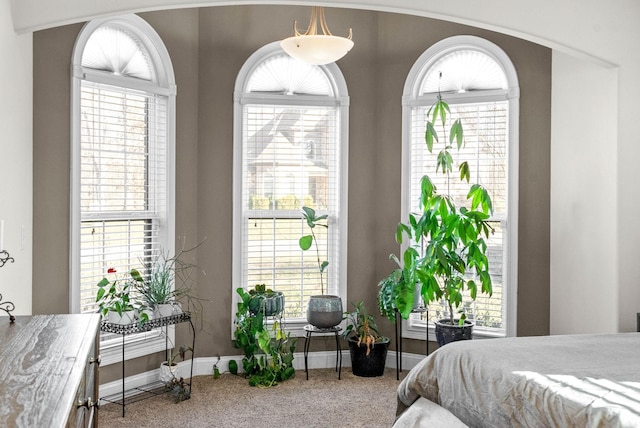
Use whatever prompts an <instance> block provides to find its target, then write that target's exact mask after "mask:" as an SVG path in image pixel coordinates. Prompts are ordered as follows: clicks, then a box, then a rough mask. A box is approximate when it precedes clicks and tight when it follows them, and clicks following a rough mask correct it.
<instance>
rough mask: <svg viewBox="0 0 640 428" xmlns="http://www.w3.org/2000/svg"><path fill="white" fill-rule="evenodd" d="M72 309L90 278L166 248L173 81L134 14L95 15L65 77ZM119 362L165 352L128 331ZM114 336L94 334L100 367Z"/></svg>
mask: <svg viewBox="0 0 640 428" xmlns="http://www.w3.org/2000/svg"><path fill="white" fill-rule="evenodd" d="M72 109H73V112H72V168H71V170H72V179H71V189H72V214H71V303H70V305H71V312H73V313H92V312H96V311H97V306H96V303H95V296H96V284H97V283H98V282H99V281H100V279H102V278H103V277H105V276H107V277H108V278H109V279H113V274H110V275H107V270H108V269H115V270H116V271H117V273H116V274H117V275H118V276H119V278H125V279H126V278H128V272H129V271H130V270H131V269H132V268H136V269H138V270H140V271H142V273H143V274H144V273H145V269H146V268H148V266H149V262H150V261H151V260H152V259H153V257H154V256H156V255H158V254H159V252H161V251H164V250H165V249H170V250H173V248H174V246H175V245H174V230H175V227H174V215H173V214H172V213H173V212H174V166H173V165H174V150H175V149H174V144H175V136H174V132H175V131H174V122H175V80H174V76H173V67H172V65H171V60H170V58H169V55H168V52H167V51H166V48H165V47H164V45H163V43H162V41H161V40H160V38H159V36H158V35H157V33H156V32H155V31H154V30H153V29H152V28H151V26H150V25H149V24H147V23H146V22H145V21H144V20H142V19H141V18H139V17H138V16H135V15H127V16H121V17H115V18H107V19H100V20H94V21H91V22H89V23H87V24H86V25H85V27H84V28H83V29H82V31H81V32H80V34H79V36H78V39H77V40H76V45H75V49H74V52H73V75H72ZM127 340H128V341H129V342H131V344H128V345H127V358H133V357H135V356H139V355H144V354H146V353H150V352H155V351H157V350H164V345H165V342H164V339H163V338H161V337H159V333H158V332H151V333H145V334H140V335H132V336H131V337H130V338H129V337H128V338H127ZM121 343H122V340H121V338H119V336H118V337H115V338H114V337H113V336H112V335H108V334H103V336H102V344H101V347H102V349H103V361H105V357H106V361H105V363H107V364H108V363H109V362H113V361H115V360H117V357H118V355H121V353H120V352H121V351H119V350H117V349H115V348H116V346H118V345H121Z"/></svg>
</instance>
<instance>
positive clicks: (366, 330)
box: [342, 300, 390, 377]
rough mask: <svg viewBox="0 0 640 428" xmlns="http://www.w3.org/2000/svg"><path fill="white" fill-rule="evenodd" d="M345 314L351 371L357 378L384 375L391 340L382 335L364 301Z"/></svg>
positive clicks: (345, 335) (354, 305) (343, 334)
mask: <svg viewBox="0 0 640 428" xmlns="http://www.w3.org/2000/svg"><path fill="white" fill-rule="evenodd" d="M352 306H353V307H354V309H353V311H352V312H345V318H344V319H345V320H347V325H346V327H345V330H344V332H343V333H342V337H344V338H345V339H346V340H347V342H348V343H349V353H350V354H351V370H352V372H353V374H354V375H356V376H364V377H373V376H382V375H383V374H384V366H385V363H386V360H387V350H388V349H389V343H390V340H389V338H388V337H385V336H382V335H380V333H379V332H378V327H377V326H376V323H375V321H374V319H373V315H371V314H370V313H369V312H368V311H367V309H366V308H365V306H364V303H363V301H362V300H360V301H359V302H358V303H357V304H353V303H352Z"/></svg>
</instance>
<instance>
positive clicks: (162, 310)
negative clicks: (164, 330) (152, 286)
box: [155, 303, 176, 318]
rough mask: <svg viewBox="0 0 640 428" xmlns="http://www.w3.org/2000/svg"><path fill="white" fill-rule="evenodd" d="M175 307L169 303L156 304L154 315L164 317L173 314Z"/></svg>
mask: <svg viewBox="0 0 640 428" xmlns="http://www.w3.org/2000/svg"><path fill="white" fill-rule="evenodd" d="M175 310H176V308H175V306H174V305H172V304H171V303H166V304H161V305H156V308H155V317H156V318H164V317H170V316H171V315H175V314H176V312H175Z"/></svg>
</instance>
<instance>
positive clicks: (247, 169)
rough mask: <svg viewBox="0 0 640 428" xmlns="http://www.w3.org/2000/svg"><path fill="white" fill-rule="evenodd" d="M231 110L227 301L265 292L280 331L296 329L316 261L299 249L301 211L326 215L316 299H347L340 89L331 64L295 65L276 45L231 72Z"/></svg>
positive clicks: (344, 108) (344, 115)
mask: <svg viewBox="0 0 640 428" xmlns="http://www.w3.org/2000/svg"><path fill="white" fill-rule="evenodd" d="M234 106H235V107H234V108H235V111H234V114H235V117H234V125H235V135H234V171H235V172H234V216H233V218H234V238H233V246H234V249H233V255H234V269H233V290H234V291H233V294H234V299H236V298H237V294H236V292H235V289H236V288H238V287H243V288H246V289H249V288H252V287H253V286H254V285H255V284H266V286H267V288H271V289H273V290H275V291H282V292H283V293H284V294H285V297H286V299H285V301H286V309H285V316H286V318H287V321H288V325H289V327H293V328H295V327H296V326H297V325H296V322H299V324H298V325H299V326H300V327H302V325H303V324H302V323H306V321H304V319H305V314H306V304H307V300H308V299H309V296H310V295H313V294H320V293H321V287H320V276H319V270H318V266H317V262H316V257H315V255H314V254H312V253H311V252H302V251H301V250H300V248H299V246H298V239H299V238H300V237H301V236H302V235H303V234H308V233H309V230H308V229H307V226H306V223H305V222H304V221H303V219H302V212H301V208H302V207H303V206H305V205H306V206H310V207H312V208H314V209H315V210H316V211H317V212H318V213H319V214H327V215H328V216H329V217H328V221H329V228H328V233H327V231H320V233H321V235H320V236H319V238H320V239H319V242H320V245H321V251H322V252H323V253H324V254H327V257H328V258H327V260H328V261H329V267H328V270H327V273H328V281H327V282H328V284H325V289H324V293H325V294H338V295H341V296H342V297H343V299H344V298H346V289H345V284H346V247H345V245H344V241H345V240H344V239H340V237H341V236H345V232H346V223H347V219H346V208H347V204H346V202H345V197H346V192H345V190H346V188H347V187H346V186H347V174H346V171H347V135H348V134H347V130H348V96H347V89H346V84H345V82H344V79H343V77H342V73H341V72H340V70H339V69H338V66H337V65H335V64H329V65H326V66H315V65H308V64H305V63H302V62H300V61H297V60H295V59H293V58H291V57H289V56H288V55H287V54H286V53H285V52H284V51H283V50H282V49H281V48H280V46H279V44H278V43H277V42H276V43H272V44H269V45H267V46H264V47H263V48H261V49H259V50H258V51H257V52H255V53H254V54H253V55H252V56H251V57H250V58H249V59H248V60H247V62H246V63H245V64H244V66H243V67H242V69H241V70H240V73H239V74H238V78H237V80H236V86H235V103H234ZM266 189H269V191H268V192H267V191H265V190H266ZM323 257H324V256H323ZM233 307H234V309H233V310H234V311H235V305H233Z"/></svg>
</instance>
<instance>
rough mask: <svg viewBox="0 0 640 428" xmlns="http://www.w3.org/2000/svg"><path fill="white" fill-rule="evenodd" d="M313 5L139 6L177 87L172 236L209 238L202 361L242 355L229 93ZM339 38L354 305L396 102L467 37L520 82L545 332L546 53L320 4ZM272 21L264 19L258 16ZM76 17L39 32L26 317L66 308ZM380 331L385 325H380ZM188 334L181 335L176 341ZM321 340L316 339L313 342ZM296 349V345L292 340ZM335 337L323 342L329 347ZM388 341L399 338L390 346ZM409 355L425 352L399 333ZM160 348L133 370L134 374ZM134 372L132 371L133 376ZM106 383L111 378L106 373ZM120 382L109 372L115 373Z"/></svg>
mask: <svg viewBox="0 0 640 428" xmlns="http://www.w3.org/2000/svg"><path fill="white" fill-rule="evenodd" d="M308 14H309V9H308V8H306V7H293V6H224V7H211V8H201V9H181V10H174V11H160V12H150V13H144V14H141V15H140V16H142V17H143V18H144V19H146V20H147V21H148V22H149V23H150V24H151V25H152V26H153V27H154V28H155V29H156V31H157V32H158V34H159V35H160V37H161V38H162V40H163V41H164V43H165V45H166V46H167V49H168V51H169V54H170V55H171V60H172V62H173V66H174V71H175V75H176V83H177V86H178V95H177V119H176V125H177V128H176V132H177V135H176V136H177V138H176V143H177V144H176V146H177V154H176V156H177V158H176V175H177V183H176V185H177V188H176V197H177V209H176V237H177V238H178V242H182V241H183V240H186V245H189V244H193V243H195V242H198V241H200V240H202V239H204V238H205V237H206V241H205V242H204V244H203V245H202V246H201V247H200V248H199V249H198V253H197V263H198V265H199V266H200V267H201V268H202V269H203V270H204V271H205V272H206V275H200V277H199V278H198V285H197V287H198V293H199V294H200V295H201V296H202V297H203V298H205V299H208V300H210V302H206V303H205V305H204V308H203V312H202V314H201V316H200V317H198V319H197V320H196V327H197V335H198V336H197V341H196V357H207V356H215V355H218V354H219V355H236V354H238V350H237V349H234V348H233V347H232V344H231V337H230V332H231V323H232V319H231V298H232V285H231V276H232V275H231V263H232V260H231V254H232V251H231V245H232V242H231V236H232V233H231V232H232V224H233V219H232V199H233V194H232V188H233V186H232V184H233V183H232V178H233V170H232V153H233V87H234V83H235V78H236V76H237V73H238V71H239V70H240V68H241V66H242V64H243V63H244V61H245V60H246V59H247V58H248V57H249V55H251V54H252V53H253V52H254V51H255V50H257V49H258V48H260V47H262V46H263V45H265V44H267V43H270V42H272V41H274V40H279V39H282V38H283V37H286V36H288V35H289V33H290V32H291V28H292V23H293V21H294V20H298V21H299V22H301V23H302V24H301V26H304V25H305V24H304V23H306V20H307V19H308ZM326 16H327V20H328V22H329V26H330V28H331V30H332V32H333V33H334V34H342V33H345V34H346V32H347V31H348V28H350V27H351V28H353V34H354V41H355V47H354V48H353V50H352V51H351V52H350V53H349V54H348V55H347V56H346V57H345V58H343V59H342V60H340V61H339V62H338V65H339V67H340V69H341V70H342V73H343V74H344V77H345V79H346V82H347V86H348V89H349V96H350V111H349V112H350V119H349V128H350V132H349V188H348V196H349V206H348V210H349V223H348V231H349V233H348V299H349V300H351V301H356V300H359V299H364V300H365V303H366V304H367V305H368V307H370V308H371V309H374V308H375V307H376V300H375V296H376V293H377V282H378V280H379V279H380V278H382V277H383V276H384V275H386V273H388V271H389V270H390V269H392V268H393V265H392V262H391V261H389V259H388V255H389V253H390V252H393V251H397V245H396V244H395V241H394V231H395V227H396V224H397V223H398V221H400V159H401V112H402V107H401V97H402V90H403V86H404V82H405V79H406V77H407V74H408V73H409V70H410V68H411V66H412V65H413V63H414V62H415V61H416V59H417V58H418V57H419V56H420V55H421V54H422V53H423V52H424V51H425V50H426V49H427V48H428V47H429V46H431V45H432V44H433V43H435V42H437V41H439V40H441V39H443V38H446V37H449V36H453V35H460V34H470V35H477V36H479V37H483V38H486V39H488V40H490V41H492V42H494V43H496V44H497V45H498V46H500V47H501V48H502V49H503V50H504V51H505V52H506V53H507V54H508V55H509V57H510V58H511V60H512V61H513V63H514V65H515V68H516V70H517V73H518V79H519V82H520V94H521V102H520V189H519V211H520V216H519V244H518V253H519V264H518V269H519V274H518V308H517V311H518V335H520V336H527V335H540V334H548V332H549V186H550V106H551V98H550V97H551V51H550V50H549V49H548V48H544V47H541V46H539V45H536V44H533V43H530V42H527V41H523V40H520V39H517V38H514V37H509V36H505V35H502V34H498V33H493V32H490V31H486V30H481V29H476V28H473V27H467V26H463V25H458V24H452V23H448V22H444V21H438V20H432V19H427V18H421V17H415V16H409V15H401V14H392V13H381V12H370V11H363V10H351V9H327V10H326ZM266 17H268V19H267V18H266ZM81 28H82V26H81V25H70V26H65V27H60V28H55V29H51V30H44V31H40V32H36V33H35V34H34V37H33V44H34V46H33V48H34V142H33V144H34V156H33V158H34V168H33V169H34V226H33V234H34V242H33V247H34V254H33V266H34V272H33V312H34V314H44V313H67V312H68V311H69V303H68V302H69V205H70V200H69V180H70V175H69V171H70V162H69V159H70V134H69V132H70V117H69V115H70V113H69V112H70V105H69V99H70V63H71V52H72V49H73V45H74V43H75V38H76V37H77V35H78V32H79V31H80V29H81ZM378 321H379V326H380V327H381V328H382V331H383V333H385V334H387V335H389V336H393V326H392V325H391V323H389V322H388V321H387V320H385V319H379V320H378ZM185 333H186V331H184V330H183V329H181V330H179V331H178V336H179V337H178V341H181V340H183V339H184V338H183V337H181V336H184V334H185ZM319 342H320V343H319V344H315V343H314V346H318V347H319V348H322V347H323V344H322V343H321V341H319ZM299 346H300V347H301V343H300V344H299ZM331 346H332V345H331V344H330V343H328V344H327V349H332V347H331ZM392 346H393V345H392ZM404 350H405V351H407V352H416V353H420V352H423V350H424V346H423V344H422V343H421V342H414V341H411V340H405V343H404ZM160 359H161V356H159V355H157V356H155V357H154V358H143V359H139V360H138V361H135V362H133V363H132V364H128V366H127V367H128V368H129V369H128V371H129V372H130V373H136V372H140V371H144V370H149V369H152V368H155V367H157V365H158V364H159V361H160ZM130 373H128V374H130ZM104 374H106V377H105V376H104V375H103V376H102V381H103V382H105V381H109V380H110V378H111V377H112V376H111V375H110V373H109V371H106V373H104ZM114 376H115V375H114Z"/></svg>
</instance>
